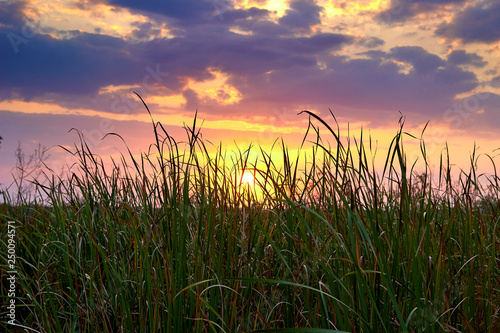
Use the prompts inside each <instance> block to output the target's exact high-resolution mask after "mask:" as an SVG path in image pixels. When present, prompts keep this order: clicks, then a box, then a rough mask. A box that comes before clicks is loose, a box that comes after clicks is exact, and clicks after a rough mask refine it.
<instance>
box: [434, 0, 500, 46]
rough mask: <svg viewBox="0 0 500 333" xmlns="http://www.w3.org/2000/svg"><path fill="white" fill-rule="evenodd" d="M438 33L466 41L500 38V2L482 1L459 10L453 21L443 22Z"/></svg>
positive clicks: (487, 40)
mask: <svg viewBox="0 0 500 333" xmlns="http://www.w3.org/2000/svg"><path fill="white" fill-rule="evenodd" d="M436 34H437V35H439V36H443V37H448V38H452V39H460V40H462V42H464V43H473V42H480V43H493V42H497V41H499V40H500V3H498V1H489V2H480V3H479V4H477V5H475V6H469V7H467V8H465V9H464V10H463V11H461V12H459V13H458V14H457V15H455V17H454V18H453V21H452V22H451V23H443V24H441V26H440V27H439V28H438V29H437V30H436Z"/></svg>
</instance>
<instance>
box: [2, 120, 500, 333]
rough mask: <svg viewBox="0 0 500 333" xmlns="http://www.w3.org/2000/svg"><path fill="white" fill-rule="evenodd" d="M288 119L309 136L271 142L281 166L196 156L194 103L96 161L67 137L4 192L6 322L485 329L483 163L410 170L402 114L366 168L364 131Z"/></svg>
mask: <svg viewBox="0 0 500 333" xmlns="http://www.w3.org/2000/svg"><path fill="white" fill-rule="evenodd" d="M148 111H149V110H148ZM302 116H309V118H310V124H309V129H308V133H307V134H306V136H307V139H306V140H305V143H304V144H308V142H309V145H311V142H312V149H310V150H308V152H307V154H299V155H298V156H299V157H298V158H297V159H295V158H293V159H292V158H291V154H290V153H289V151H288V149H287V148H286V146H285V145H284V144H283V143H282V142H279V141H278V142H276V145H275V147H274V153H273V154H276V151H279V153H280V155H281V157H282V159H283V163H282V164H280V165H278V164H275V163H274V162H273V161H274V160H273V158H271V153H270V152H267V151H264V150H263V149H260V148H251V149H252V150H257V151H258V152H259V158H258V160H255V159H254V160H251V159H250V158H249V156H250V155H249V150H242V151H239V152H237V153H236V154H231V155H230V154H227V155H226V154H225V153H224V152H223V151H222V148H221V147H212V148H210V149H216V152H215V153H210V152H209V149H208V147H207V146H206V143H205V142H204V140H202V138H201V135H200V132H199V129H198V128H197V126H196V118H195V121H194V123H193V125H192V127H186V133H187V142H186V143H185V144H182V143H179V142H177V141H176V140H175V139H174V138H173V137H171V136H169V135H168V133H166V131H164V129H163V127H162V125H161V124H159V123H155V122H153V126H154V127H153V128H154V133H155V137H156V142H154V143H153V144H152V145H151V147H150V151H149V152H148V153H144V154H143V155H142V156H141V157H139V158H138V157H134V156H133V155H132V154H130V153H129V152H127V153H126V154H124V155H123V156H122V158H121V160H120V161H116V160H114V161H111V164H112V167H111V168H109V167H106V166H105V165H104V162H103V160H102V159H101V158H100V157H98V156H96V155H94V154H93V153H92V152H91V149H90V148H89V147H88V146H87V145H86V143H85V141H84V138H83V137H81V142H80V143H79V144H77V145H75V147H74V150H72V151H68V153H71V154H73V155H74V156H75V157H76V158H77V159H78V164H77V165H74V166H73V167H72V168H71V172H70V173H69V174H68V175H67V176H64V177H63V176H59V177H58V176H57V175H55V174H54V173H52V172H50V170H46V171H45V173H44V175H45V178H44V181H40V180H39V182H38V183H37V186H36V187H35V188H34V192H32V193H31V196H23V197H19V198H18V197H15V198H12V197H10V196H9V194H8V193H7V192H4V194H3V201H4V204H2V205H1V206H0V217H1V228H0V236H1V237H0V242H1V244H0V246H1V265H2V266H1V269H2V281H1V283H2V287H1V297H2V304H7V301H8V296H7V291H8V282H7V280H6V278H5V275H4V273H3V272H6V271H8V270H9V269H8V266H7V250H6V249H7V240H8V237H7V223H8V221H15V224H16V226H17V228H16V256H17V257H16V269H17V272H18V273H17V276H18V279H17V290H16V304H17V306H16V323H17V324H20V325H24V326H27V327H30V328H32V329H34V330H37V331H39V332H158V331H162V332H335V331H348V332H424V331H425V332H445V331H448V332H459V331H461V332H498V331H499V328H500V319H499V316H500V314H499V309H500V289H499V288H500V287H499V286H500V274H499V273H500V258H499V253H500V231H499V229H500V226H499V221H500V201H499V192H500V191H499V190H500V186H499V185H500V183H499V180H500V179H499V177H498V176H497V175H496V174H494V175H490V176H489V177H486V176H484V175H479V174H477V173H476V171H477V170H476V168H475V159H476V158H477V157H476V156H471V167H470V170H464V171H461V172H460V173H457V177H456V178H455V179H452V178H453V177H452V174H453V170H451V166H450V162H449V157H448V156H447V154H446V150H445V151H444V153H443V158H442V159H441V163H440V168H439V172H438V173H437V174H435V175H434V174H431V173H430V171H429V170H428V169H427V168H425V169H424V170H423V171H422V172H419V173H417V172H416V171H415V170H414V169H413V166H414V164H413V161H412V162H411V163H410V162H408V161H407V160H406V157H405V151H404V147H403V137H407V135H406V134H405V133H404V132H403V122H402V121H401V122H400V128H399V129H398V131H397V132H396V135H395V137H394V139H393V141H392V144H391V146H390V147H389V149H388V153H387V156H386V157H385V158H384V159H385V167H384V169H383V172H382V173H380V172H376V170H375V166H374V165H373V163H372V161H373V159H372V155H373V153H374V151H373V150H374V147H373V146H372V142H371V141H370V140H369V139H368V140H366V138H365V139H363V137H361V138H359V139H357V140H354V139H351V140H349V141H347V142H346V140H341V138H340V135H341V134H340V133H339V132H338V130H333V129H331V128H330V127H329V126H328V124H327V123H325V122H323V120H321V119H320V118H317V117H316V116H315V115H313V114H311V113H309V112H307V111H305V112H304V113H303V114H302ZM319 127H322V128H325V127H326V129H327V130H328V133H327V134H328V136H329V137H333V138H334V142H335V144H334V146H333V147H331V146H329V145H328V144H327V143H326V141H323V140H322V139H321V137H320V136H319V130H318V128H319ZM111 135H115V134H111ZM408 138H409V139H412V140H420V142H421V148H422V156H421V157H420V159H421V160H423V161H424V162H425V161H426V151H425V144H424V143H423V140H422V139H421V138H420V139H419V138H411V137H408ZM342 142H343V143H342ZM273 156H274V155H273ZM491 162H492V163H494V159H493V158H492V159H491ZM424 165H426V163H424ZM244 170H249V171H250V172H252V173H253V174H254V175H255V178H256V180H257V184H256V185H255V186H252V185H248V184H242V182H241V173H242V171H244ZM39 178H40V177H39ZM42 198H44V199H43V201H42ZM1 311H2V315H1V318H2V320H1V321H2V324H1V325H3V326H5V327H7V326H8V329H10V331H13V332H15V331H19V332H25V330H24V329H22V328H20V327H16V326H11V325H7V324H6V323H5V322H6V317H5V314H6V313H7V312H6V311H7V310H6V307H2V310H1ZM26 332H28V331H26Z"/></svg>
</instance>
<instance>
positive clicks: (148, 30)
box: [132, 22, 161, 39]
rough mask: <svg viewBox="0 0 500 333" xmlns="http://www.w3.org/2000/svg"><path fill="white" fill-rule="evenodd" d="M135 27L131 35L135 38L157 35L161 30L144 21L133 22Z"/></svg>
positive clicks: (154, 36)
mask: <svg viewBox="0 0 500 333" xmlns="http://www.w3.org/2000/svg"><path fill="white" fill-rule="evenodd" d="M134 25H135V26H136V27H137V29H134V31H132V35H133V36H134V38H136V39H150V38H152V37H153V38H157V37H159V35H160V33H161V31H160V29H155V28H154V25H153V23H151V22H144V23H136V24H134Z"/></svg>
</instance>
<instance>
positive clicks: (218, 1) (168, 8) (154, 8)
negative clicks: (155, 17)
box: [109, 0, 229, 21]
mask: <svg viewBox="0 0 500 333" xmlns="http://www.w3.org/2000/svg"><path fill="white" fill-rule="evenodd" d="M109 4H110V5H114V6H119V7H126V8H129V9H132V10H135V11H140V12H148V13H153V14H161V15H164V16H167V17H170V18H174V19H178V20H182V21H196V20H203V21H204V20H206V19H207V18H208V17H211V16H214V15H216V12H217V8H218V7H217V6H218V5H219V7H221V6H222V7H224V8H226V7H227V6H228V5H229V2H228V1H223V0H168V1H164V0H149V1H137V0H110V1H109Z"/></svg>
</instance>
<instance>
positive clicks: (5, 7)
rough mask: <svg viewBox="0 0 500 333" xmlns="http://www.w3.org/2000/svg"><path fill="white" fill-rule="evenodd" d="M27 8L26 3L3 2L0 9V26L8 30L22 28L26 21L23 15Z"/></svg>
mask: <svg viewBox="0 0 500 333" xmlns="http://www.w3.org/2000/svg"><path fill="white" fill-rule="evenodd" d="M25 6H26V2H25V1H6V2H2V6H1V7H0V25H4V26H6V27H8V28H12V27H21V26H22V25H23V24H24V21H25V17H24V14H23V9H24V7H25Z"/></svg>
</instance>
